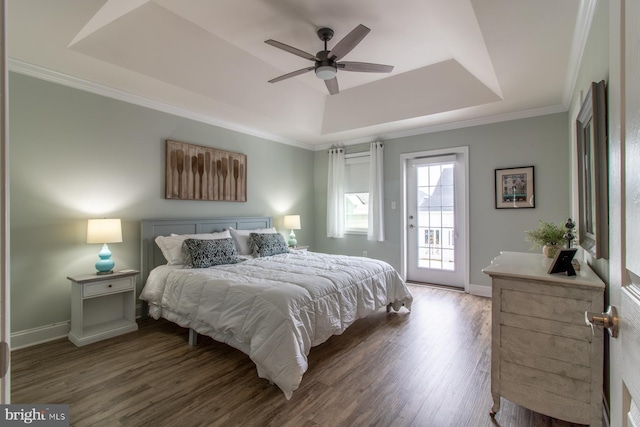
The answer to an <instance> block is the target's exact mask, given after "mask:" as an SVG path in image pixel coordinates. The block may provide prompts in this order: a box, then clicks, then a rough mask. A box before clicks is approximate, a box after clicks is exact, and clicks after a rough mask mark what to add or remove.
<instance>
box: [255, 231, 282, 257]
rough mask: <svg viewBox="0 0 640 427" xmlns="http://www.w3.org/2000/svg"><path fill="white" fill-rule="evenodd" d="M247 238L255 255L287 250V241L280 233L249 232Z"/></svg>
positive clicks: (278, 252)
mask: <svg viewBox="0 0 640 427" xmlns="http://www.w3.org/2000/svg"><path fill="white" fill-rule="evenodd" d="M249 239H250V241H251V248H252V249H253V254H254V255H255V256H259V257H263V256H271V255H278V254H286V253H288V252H289V247H288V246H287V242H286V241H285V240H284V236H283V235H282V234H280V233H269V234H261V233H251V234H249Z"/></svg>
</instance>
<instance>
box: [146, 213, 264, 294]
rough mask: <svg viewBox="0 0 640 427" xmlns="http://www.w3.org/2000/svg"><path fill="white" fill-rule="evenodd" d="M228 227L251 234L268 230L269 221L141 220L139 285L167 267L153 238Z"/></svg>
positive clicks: (242, 218)
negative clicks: (156, 271)
mask: <svg viewBox="0 0 640 427" xmlns="http://www.w3.org/2000/svg"><path fill="white" fill-rule="evenodd" d="M228 227H233V228H235V229H236V230H253V229H256V228H268V227H271V217H268V216H260V217H229V218H178V219H144V220H142V233H141V240H142V241H141V244H140V247H141V248H142V255H141V260H142V267H141V273H142V283H143V284H144V283H145V282H146V280H147V276H148V275H149V272H150V271H151V270H152V269H153V268H154V267H157V266H159V265H162V264H166V263H167V261H166V260H165V259H164V256H163V255H162V252H161V251H160V248H158V245H156V242H155V238H156V237H158V236H168V235H170V234H171V233H175V234H200V233H213V232H216V231H222V230H224V229H226V228H228Z"/></svg>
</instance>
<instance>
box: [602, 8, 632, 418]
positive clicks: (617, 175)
mask: <svg viewBox="0 0 640 427" xmlns="http://www.w3.org/2000/svg"><path fill="white" fill-rule="evenodd" d="M609 7H610V9H609V10H610V13H609V18H610V21H609V22H610V30H609V33H610V70H609V72H610V82H609V90H608V92H609V129H610V162H609V163H610V174H609V176H610V189H611V190H612V191H611V195H610V206H611V208H610V213H609V216H610V231H611V233H610V234H611V238H610V246H611V248H612V249H613V250H614V252H612V253H611V259H610V264H609V267H610V271H609V273H610V274H609V282H610V283H609V286H610V291H609V295H610V303H611V305H615V306H618V308H619V315H620V334H619V338H618V339H612V340H611V342H610V360H611V362H610V364H611V366H610V368H611V377H610V378H611V384H610V392H611V407H610V418H611V423H610V425H611V426H634V427H635V426H640V409H639V408H640V220H639V219H640V205H639V204H638V200H640V173H639V172H638V165H640V80H639V79H638V75H640V49H639V46H640V28H639V27H638V25H637V23H638V22H640V2H638V1H637V0H612V1H610V3H609Z"/></svg>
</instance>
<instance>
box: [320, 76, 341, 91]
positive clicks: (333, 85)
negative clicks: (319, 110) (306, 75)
mask: <svg viewBox="0 0 640 427" xmlns="http://www.w3.org/2000/svg"><path fill="white" fill-rule="evenodd" d="M324 84H326V85H327V89H329V94H330V95H336V94H338V93H339V92H340V89H338V79H337V78H336V77H334V78H332V79H329V80H325V81H324Z"/></svg>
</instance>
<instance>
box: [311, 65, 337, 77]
mask: <svg viewBox="0 0 640 427" xmlns="http://www.w3.org/2000/svg"><path fill="white" fill-rule="evenodd" d="M337 73H338V69H337V68H336V67H335V66H332V65H321V66H319V67H318V68H316V76H318V78H319V79H322V80H331V79H332V78H334V77H335V76H336V74H337Z"/></svg>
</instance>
